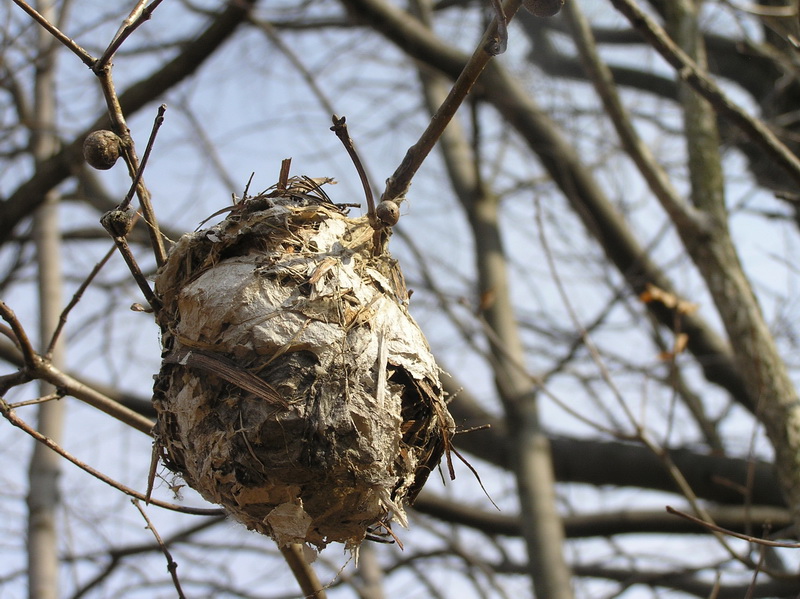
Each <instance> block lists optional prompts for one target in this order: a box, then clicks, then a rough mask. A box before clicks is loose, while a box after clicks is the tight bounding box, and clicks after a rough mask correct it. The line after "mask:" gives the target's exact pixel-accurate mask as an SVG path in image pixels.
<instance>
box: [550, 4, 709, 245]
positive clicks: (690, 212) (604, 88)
mask: <svg viewBox="0 0 800 599" xmlns="http://www.w3.org/2000/svg"><path fill="white" fill-rule="evenodd" d="M564 15H565V16H566V18H567V22H568V23H569V25H570V28H571V29H572V37H573V39H574V40H575V44H576V46H577V48H578V52H579V53H580V57H581V62H582V63H583V66H584V69H585V70H586V72H587V73H588V75H589V79H590V80H591V82H592V84H593V85H594V88H595V90H596V91H597V95H598V96H600V99H601V101H602V102H603V106H604V107H605V110H606V113H607V114H608V117H609V120H610V122H611V123H612V124H613V126H614V128H615V129H616V131H617V135H619V138H620V141H621V142H622V147H623V148H624V149H625V151H626V152H627V153H628V155H629V156H630V157H631V159H632V160H633V162H634V163H635V164H636V167H637V168H638V169H639V172H640V173H641V174H642V176H643V177H644V179H645V180H646V181H647V184H648V185H649V187H650V190H651V191H652V192H653V194H655V196H656V197H657V198H658V200H659V201H660V202H661V206H662V207H663V208H664V210H665V211H666V212H667V214H669V215H670V218H671V219H672V221H673V222H674V223H675V225H676V226H677V227H678V228H679V230H681V231H684V232H685V231H687V230H688V231H691V232H692V233H693V235H698V234H700V233H701V232H702V230H703V229H704V228H705V225H704V223H703V220H702V216H703V215H701V214H699V213H698V212H697V211H696V210H694V209H693V208H692V206H690V205H689V204H688V203H687V202H686V201H684V200H683V199H682V198H681V196H680V194H679V193H678V192H677V190H676V189H675V188H674V187H673V185H672V182H671V181H670V179H669V177H668V176H667V174H666V172H665V171H664V169H663V168H662V167H661V165H660V164H659V163H658V161H657V160H656V159H655V157H654V156H653V153H652V152H651V151H650V148H649V146H648V145H647V144H645V143H644V142H643V141H642V139H641V137H639V134H638V133H637V132H636V128H635V127H634V126H633V123H632V122H631V120H630V118H629V115H628V111H627V110H626V109H625V107H624V106H623V104H622V100H621V99H620V96H619V93H618V92H617V88H616V85H615V83H614V76H613V74H612V73H611V69H610V68H609V67H608V65H607V64H606V63H604V62H603V61H602V59H601V58H600V55H599V53H598V52H597V46H596V43H595V39H594V35H593V34H592V29H591V27H590V26H589V23H588V21H587V19H586V17H585V16H584V14H583V12H582V11H581V9H580V6H579V5H578V3H577V2H567V3H566V5H565V7H564Z"/></svg>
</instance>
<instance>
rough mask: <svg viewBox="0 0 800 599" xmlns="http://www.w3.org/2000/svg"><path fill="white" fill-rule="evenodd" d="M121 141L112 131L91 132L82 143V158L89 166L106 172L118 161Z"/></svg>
mask: <svg viewBox="0 0 800 599" xmlns="http://www.w3.org/2000/svg"><path fill="white" fill-rule="evenodd" d="M121 149H122V140H121V139H120V138H119V136H118V135H117V134H116V133H114V132H113V131H108V130H106V129H101V130H100V131H93V132H92V133H90V134H89V135H87V136H86V139H85V140H84V141H83V157H84V158H85V159H86V162H87V163H88V164H89V166H91V167H93V168H96V169H99V170H102V171H106V170H108V169H110V168H111V167H112V166H114V165H115V164H116V162H117V160H118V159H119V156H120V151H121Z"/></svg>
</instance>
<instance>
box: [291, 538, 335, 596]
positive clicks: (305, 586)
mask: <svg viewBox="0 0 800 599" xmlns="http://www.w3.org/2000/svg"><path fill="white" fill-rule="evenodd" d="M280 550H281V553H282V554H283V558H284V559H285V560H286V563H287V564H288V565H289V568H291V570H292V573H293V574H294V577H295V579H297V583H298V584H299V585H300V589H301V590H302V591H303V594H304V595H305V597H310V598H313V599H325V598H326V597H327V596H328V595H327V593H326V592H325V588H324V587H323V586H322V583H321V582H320V580H319V578H318V577H317V574H316V572H314V569H313V568H312V567H311V566H310V565H309V564H308V562H307V561H306V558H305V557H304V556H303V546H302V545H301V544H300V543H291V544H290V545H285V546H283V547H280Z"/></svg>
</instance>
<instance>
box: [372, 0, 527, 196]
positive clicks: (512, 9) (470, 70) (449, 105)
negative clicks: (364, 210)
mask: <svg viewBox="0 0 800 599" xmlns="http://www.w3.org/2000/svg"><path fill="white" fill-rule="evenodd" d="M521 4H522V1H521V0H507V1H506V3H505V5H504V7H503V13H504V14H505V16H506V22H508V21H510V20H511V19H512V18H513V17H514V15H515V14H516V13H517V10H519V7H520V5H521ZM497 29H498V20H497V18H495V19H493V20H492V22H491V24H490V25H489V28H488V29H487V30H486V33H485V34H484V36H483V38H482V39H481V42H480V43H479V44H478V47H477V48H476V49H475V52H474V53H473V54H472V57H471V58H470V59H469V62H467V64H466V66H465V67H464V70H462V71H461V74H460V75H459V76H458V79H456V81H455V83H454V84H453V87H452V88H451V89H450V93H448V94H447V97H446V98H445V99H444V102H442V105H441V106H440V107H439V109H438V110H437V111H436V114H434V115H433V118H432V119H431V122H430V124H429V125H428V128H427V129H425V131H424V132H423V133H422V136H421V137H420V138H419V141H417V143H415V144H414V145H413V146H411V147H410V148H409V149H408V151H407V152H406V155H405V157H404V158H403V161H402V162H401V163H400V166H398V167H397V170H395V172H394V174H393V175H392V176H391V177H389V179H388V180H387V181H386V189H385V190H384V192H383V195H382V196H381V200H382V201H383V200H391V201H395V202H398V203H399V202H401V201H402V200H403V199H405V194H406V192H407V191H408V187H409V185H411V179H413V178H414V175H415V174H416V173H417V170H419V167H420V166H422V163H423V162H424V161H425V159H426V158H427V157H428V154H430V152H431V150H432V149H433V146H434V145H435V144H436V142H437V141H438V139H439V137H441V135H442V132H443V131H444V129H445V127H447V125H448V123H449V122H450V121H451V120H452V118H453V116H454V115H455V113H456V111H457V110H458V107H459V106H461V103H462V102H463V101H464V98H466V96H467V94H468V93H469V90H470V89H472V86H473V85H474V84H475V82H476V81H477V80H478V77H479V76H480V74H481V73H482V72H483V69H484V67H485V66H486V65H487V64H488V62H489V60H491V58H492V56H494V54H492V52H491V51H490V50H489V49H487V44H488V46H489V48H491V44H492V43H493V42H494V40H495V39H496V38H495V36H496V34H497Z"/></svg>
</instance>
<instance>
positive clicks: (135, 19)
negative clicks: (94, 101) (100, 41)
mask: <svg viewBox="0 0 800 599" xmlns="http://www.w3.org/2000/svg"><path fill="white" fill-rule="evenodd" d="M161 2H162V0H153V3H152V4H151V5H150V6H147V7H145V6H144V5H145V4H146V3H147V0H139V2H138V3H137V4H136V6H135V7H134V8H133V10H132V11H131V13H130V14H129V15H128V18H126V19H125V20H124V21H123V22H122V26H121V27H120V28H119V31H117V34H116V35H115V36H114V39H113V40H111V43H110V44H109V45H108V48H106V51H105V52H103V55H102V56H101V57H100V59H99V60H98V61H97V63H95V65H94V68H95V69H102V68H104V67H105V66H106V65H107V64H108V62H109V61H110V60H111V58H112V57H113V56H114V54H115V53H116V52H117V50H119V47H120V46H121V45H122V43H123V42H124V41H125V40H126V39H128V36H130V34H131V33H133V32H134V31H135V30H136V29H137V28H138V27H139V26H140V25H141V24H142V23H144V22H145V21H147V20H149V19H150V17H151V16H152V14H153V11H154V10H155V9H156V8H157V7H158V5H159V4H161Z"/></svg>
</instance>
